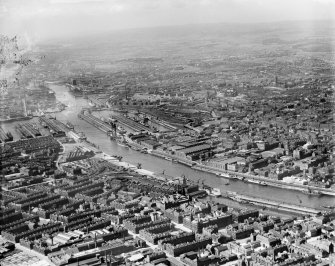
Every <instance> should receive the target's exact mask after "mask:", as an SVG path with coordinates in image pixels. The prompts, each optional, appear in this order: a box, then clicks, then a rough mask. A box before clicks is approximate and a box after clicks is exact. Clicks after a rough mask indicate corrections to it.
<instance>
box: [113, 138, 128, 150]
mask: <svg viewBox="0 0 335 266" xmlns="http://www.w3.org/2000/svg"><path fill="white" fill-rule="evenodd" d="M116 143H117V144H118V145H120V146H122V147H127V148H128V147H129V146H128V144H127V142H126V141H125V140H124V139H123V138H117V139H116Z"/></svg>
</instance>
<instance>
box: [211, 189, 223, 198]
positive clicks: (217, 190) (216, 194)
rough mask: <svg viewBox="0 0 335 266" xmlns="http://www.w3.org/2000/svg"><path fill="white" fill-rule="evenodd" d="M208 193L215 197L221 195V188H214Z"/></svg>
mask: <svg viewBox="0 0 335 266" xmlns="http://www.w3.org/2000/svg"><path fill="white" fill-rule="evenodd" d="M208 194H209V195H210V196H213V197H221V190H220V189H219V188H212V189H211V190H210V192H209V193H208Z"/></svg>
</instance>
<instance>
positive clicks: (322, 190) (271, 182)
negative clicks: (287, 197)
mask: <svg viewBox="0 0 335 266" xmlns="http://www.w3.org/2000/svg"><path fill="white" fill-rule="evenodd" d="M192 168H193V169H196V170H199V171H203V172H207V173H212V174H216V173H228V174H229V177H227V178H229V179H233V178H232V176H240V177H244V180H250V179H251V180H258V181H263V182H266V184H267V185H268V186H273V187H279V188H284V189H291V190H297V191H301V192H304V191H306V190H311V191H315V190H317V191H319V192H320V194H321V195H322V194H324V195H328V196H335V191H334V190H332V189H329V188H322V187H313V186H308V185H300V184H292V183H285V182H283V181H280V180H274V179H270V178H267V177H264V176H256V175H252V174H248V173H239V172H233V171H222V170H221V169H217V168H213V167H210V166H207V165H203V164H199V163H197V164H196V165H195V166H193V167H192ZM316 195H318V194H316Z"/></svg>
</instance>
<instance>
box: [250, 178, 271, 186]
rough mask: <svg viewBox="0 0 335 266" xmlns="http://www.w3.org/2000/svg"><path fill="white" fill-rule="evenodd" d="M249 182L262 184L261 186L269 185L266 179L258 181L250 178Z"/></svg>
mask: <svg viewBox="0 0 335 266" xmlns="http://www.w3.org/2000/svg"><path fill="white" fill-rule="evenodd" d="M247 182H249V183H253V184H257V185H261V186H267V185H268V184H267V183H266V182H265V181H258V180H254V179H248V180H247Z"/></svg>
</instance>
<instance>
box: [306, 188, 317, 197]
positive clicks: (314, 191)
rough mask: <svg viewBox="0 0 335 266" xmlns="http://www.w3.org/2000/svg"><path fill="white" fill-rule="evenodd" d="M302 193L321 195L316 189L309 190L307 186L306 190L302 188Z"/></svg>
mask: <svg viewBox="0 0 335 266" xmlns="http://www.w3.org/2000/svg"><path fill="white" fill-rule="evenodd" d="M302 193H305V194H307V195H311V196H321V193H320V191H318V190H311V189H310V188H308V189H307V190H303V191H302Z"/></svg>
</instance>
